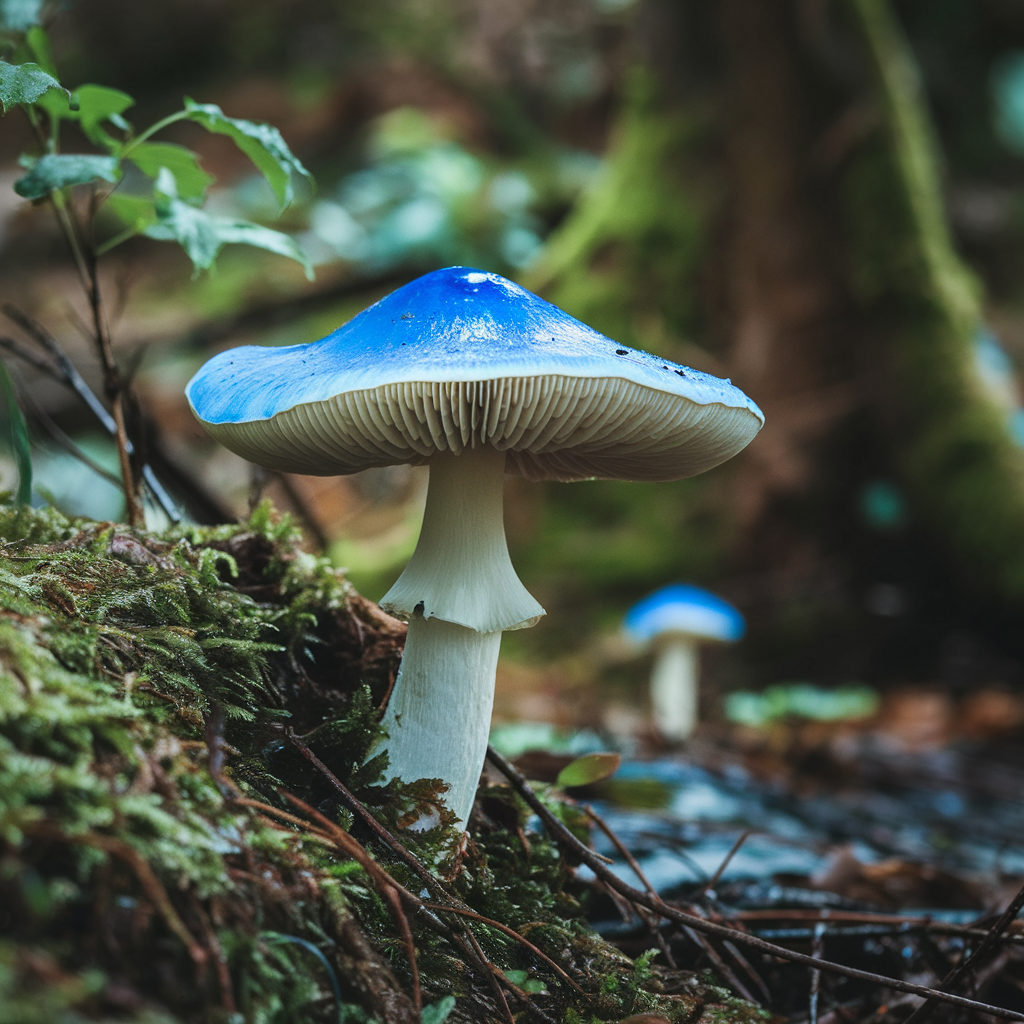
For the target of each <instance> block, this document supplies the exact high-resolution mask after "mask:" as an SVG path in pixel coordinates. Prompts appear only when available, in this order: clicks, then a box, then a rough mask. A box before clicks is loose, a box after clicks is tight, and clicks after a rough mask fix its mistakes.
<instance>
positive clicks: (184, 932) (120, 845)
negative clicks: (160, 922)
mask: <svg viewBox="0 0 1024 1024" xmlns="http://www.w3.org/2000/svg"><path fill="white" fill-rule="evenodd" d="M26 831H29V832H31V833H33V834H35V835H41V836H45V837H46V838H47V839H56V840H58V841H62V842H69V843H79V844H80V845H82V846H92V847H95V848H96V849H97V850H103V851H104V852H105V853H112V854H114V855H115V856H117V857H120V858H121V859H122V860H123V861H126V862H127V863H128V865H129V866H130V867H131V869H132V870H133V871H134V872H135V875H136V877H137V878H138V880H139V882H140V884H141V885H142V888H143V889H144V890H145V892H146V895H147V896H148V897H149V898H150V900H152V902H153V905H154V906H155V907H156V909H157V910H158V911H159V913H160V916H161V917H162V918H163V919H164V921H165V923H166V924H167V927H168V928H170V930H171V931H172V932H173V933H174V934H175V935H176V936H177V937H178V938H179V939H180V940H181V942H182V944H183V945H184V946H185V948H186V949H187V950H188V955H189V956H190V957H191V959H192V962H193V963H194V964H195V965H196V969H197V970H198V971H200V972H201V971H203V970H205V968H206V950H205V949H203V947H202V945H201V944H200V943H199V942H198V941H196V938H195V937H194V936H193V935H192V933H191V932H190V931H189V930H188V928H187V927H186V925H185V922H184V921H182V919H181V917H180V915H179V914H178V912H177V910H175V909H174V904H173V903H171V898H170V896H168V895H167V890H166V889H165V888H164V887H163V884H162V883H161V882H160V879H159V878H157V877H156V874H155V873H154V872H153V869H152V868H151V867H150V866H149V862H148V861H147V860H146V858H145V857H143V856H142V854H141V853H139V852H138V850H136V849H135V848H134V847H132V846H129V845H128V843H125V842H123V841H122V840H120V839H115V838H114V837H113V836H105V835H101V834H100V833H99V832H78V833H75V834H69V833H66V832H62V831H60V830H59V829H58V828H56V827H54V826H51V825H49V824H47V823H46V822H38V823H35V824H33V825H30V826H29V827H28V828H27V829H26Z"/></svg>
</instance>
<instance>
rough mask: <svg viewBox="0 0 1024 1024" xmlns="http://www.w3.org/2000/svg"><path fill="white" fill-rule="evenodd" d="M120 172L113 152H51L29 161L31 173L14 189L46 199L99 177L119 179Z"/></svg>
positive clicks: (32, 196) (26, 197) (103, 179)
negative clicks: (55, 193)
mask: <svg viewBox="0 0 1024 1024" xmlns="http://www.w3.org/2000/svg"><path fill="white" fill-rule="evenodd" d="M119 176H120V168H119V167H118V161H117V159H116V158H115V157H112V156H92V155H87V154H83V153H60V154H54V153H47V154H46V156H42V157H40V158H39V159H38V160H35V161H34V162H32V163H31V164H29V165H28V173H27V174H25V175H24V176H23V177H21V178H19V179H18V180H17V181H16V182H15V183H14V191H15V192H17V193H18V195H19V196H23V197H24V198H25V199H42V198H43V196H45V195H49V193H51V192H55V191H56V190H57V189H62V188H67V187H68V186H69V185H84V184H86V183H88V182H90V181H98V180H99V181H109V182H116V181H117V180H118V178H119Z"/></svg>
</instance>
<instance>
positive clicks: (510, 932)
mask: <svg viewBox="0 0 1024 1024" xmlns="http://www.w3.org/2000/svg"><path fill="white" fill-rule="evenodd" d="M423 906H425V907H427V908H428V909H429V910H436V911H438V912H440V913H447V914H458V915H459V916H460V917H469V918H472V919H473V920H474V921H479V922H480V923H481V924H486V925H488V926H489V927H491V928H497V929H498V931H500V932H504V933H505V934H506V935H507V936H508V937H509V938H512V939H515V940H516V941H517V942H521V943H522V944H523V945H524V946H525V947H526V948H527V949H528V950H529V951H530V952H531V953H533V955H534V956H536V957H539V958H540V959H541V960H543V961H544V963H546V964H547V965H548V966H549V967H550V968H551V969H552V970H553V971H555V972H556V973H557V974H558V976H559V977H560V978H562V980H563V981H565V983H566V984H567V985H570V986H571V987H572V988H574V989H575V990H576V991H577V992H578V993H579V994H580V995H581V996H585V995H586V992H584V991H583V989H581V988H580V987H579V985H577V984H576V982H575V981H573V980H572V978H570V977H569V975H568V974H566V973H565V971H563V970H562V968H561V967H559V966H558V964H556V963H555V961H554V960H552V959H551V957H549V956H548V955H547V954H546V953H543V952H541V951H540V950H539V949H538V948H537V947H536V946H535V945H534V944H533V943H532V942H530V940H529V939H527V938H524V937H523V936H522V935H520V934H519V932H517V931H516V930H515V929H514V928H509V926H508V925H507V924H502V923H501V922H500V921H495V920H493V919H492V918H489V917H484V916H483V914H478V913H476V911H474V910H464V909H463V908H462V907H446V906H444V904H442V903H426V902H424V904H423Z"/></svg>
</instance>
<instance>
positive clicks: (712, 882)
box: [698, 828, 750, 895]
mask: <svg viewBox="0 0 1024 1024" xmlns="http://www.w3.org/2000/svg"><path fill="white" fill-rule="evenodd" d="M749 835H750V829H749V828H748V829H747V830H746V831H745V832H744V833H743V834H742V835H741V836H740V837H739V839H737V840H736V842H735V843H733V844H732V847H731V848H730V850H729V852H728V853H727V854H726V855H725V859H724V860H723V861H722V863H721V864H719V865H718V870H717V871H715V873H714V874H713V875H712V876H711V877H710V878H709V879H708V880H707V881H706V882H705V883H704V884H703V885H702V886H701V887H700V892H699V893H698V895H703V894H704V893H706V892H707V891H708V890H709V889H714V888H715V886H716V885H718V883H719V881H720V880H721V878H722V875H723V874H725V869H726V868H727V867H728V866H729V862H730V861H731V860H732V859H733V857H735V856H736V854H737V853H739V851H740V847H741V846H742V845H743V844H744V843H745V842H746V841H747V837H748V836H749Z"/></svg>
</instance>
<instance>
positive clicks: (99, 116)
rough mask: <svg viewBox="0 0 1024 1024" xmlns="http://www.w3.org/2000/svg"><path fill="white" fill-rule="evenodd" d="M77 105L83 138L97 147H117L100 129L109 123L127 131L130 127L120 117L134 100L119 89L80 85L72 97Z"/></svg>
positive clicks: (114, 141)
mask: <svg viewBox="0 0 1024 1024" xmlns="http://www.w3.org/2000/svg"><path fill="white" fill-rule="evenodd" d="M72 102H73V103H77V104H78V121H79V124H81V126H82V131H83V132H84V133H85V137H86V138H87V139H88V140H89V141H90V142H94V143H95V144H96V145H97V146H106V147H107V148H113V147H115V146H117V145H118V143H117V141H116V140H114V139H112V138H111V137H110V136H109V135H108V134H107V133H106V132H105V131H104V130H103V128H102V127H101V125H102V123H103V122H104V121H110V122H111V123H112V124H113V125H115V126H116V127H118V128H120V129H122V130H123V131H127V130H128V129H129V128H130V127H131V126H130V125H129V124H128V122H127V121H126V120H125V119H124V118H123V117H121V114H122V113H123V112H124V111H126V110H127V109H128V108H129V107H131V106H134V104H135V100H133V99H132V97H131V96H129V95H128V93H126V92H121V90H120V89H108V88H107V87H106V86H105V85H80V86H79V87H78V88H77V89H76V90H75V92H74V95H73V96H72Z"/></svg>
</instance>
